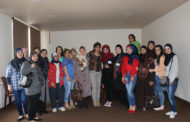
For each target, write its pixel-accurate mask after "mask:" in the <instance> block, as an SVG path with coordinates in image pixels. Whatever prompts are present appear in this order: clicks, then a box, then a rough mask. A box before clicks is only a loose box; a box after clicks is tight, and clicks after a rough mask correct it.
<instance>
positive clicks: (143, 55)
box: [139, 45, 147, 62]
mask: <svg viewBox="0 0 190 122" xmlns="http://www.w3.org/2000/svg"><path fill="white" fill-rule="evenodd" d="M142 48H144V49H146V50H147V47H146V46H144V45H143V46H141V49H142ZM146 56H147V52H146V53H145V54H142V53H141V54H140V56H139V57H140V61H141V62H144V60H145V58H146Z"/></svg>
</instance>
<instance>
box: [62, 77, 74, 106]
mask: <svg viewBox="0 0 190 122" xmlns="http://www.w3.org/2000/svg"><path fill="white" fill-rule="evenodd" d="M63 81H64V87H65V95H64V102H65V103H68V102H69V101H70V102H71V101H72V99H71V90H72V89H73V87H74V81H73V78H71V81H68V80H67V77H64V78H63Z"/></svg>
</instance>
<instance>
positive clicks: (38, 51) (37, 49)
mask: <svg viewBox="0 0 190 122" xmlns="http://www.w3.org/2000/svg"><path fill="white" fill-rule="evenodd" d="M33 51H34V52H36V53H37V54H38V55H40V48H39V47H35V48H34V49H33Z"/></svg>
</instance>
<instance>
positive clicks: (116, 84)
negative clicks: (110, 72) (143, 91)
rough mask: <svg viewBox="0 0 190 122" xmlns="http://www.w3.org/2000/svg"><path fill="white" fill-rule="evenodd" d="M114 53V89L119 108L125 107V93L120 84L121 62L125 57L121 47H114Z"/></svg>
mask: <svg viewBox="0 0 190 122" xmlns="http://www.w3.org/2000/svg"><path fill="white" fill-rule="evenodd" d="M115 52H116V54H117V55H116V57H115V59H114V89H115V91H116V96H118V98H119V100H120V106H125V107H127V106H128V102H127V94H126V93H127V92H126V87H125V85H124V84H123V83H122V73H121V65H122V62H123V57H124V56H125V54H124V52H123V47H122V46H121V45H120V44H118V45H116V47H115Z"/></svg>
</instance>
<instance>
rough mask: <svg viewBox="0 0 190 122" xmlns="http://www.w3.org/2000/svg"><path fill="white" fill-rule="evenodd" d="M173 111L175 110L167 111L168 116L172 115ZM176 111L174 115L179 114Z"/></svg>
mask: <svg viewBox="0 0 190 122" xmlns="http://www.w3.org/2000/svg"><path fill="white" fill-rule="evenodd" d="M171 112H173V111H169V112H167V113H165V114H166V115H167V116H170V115H171ZM173 113H174V115H177V112H173Z"/></svg>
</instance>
